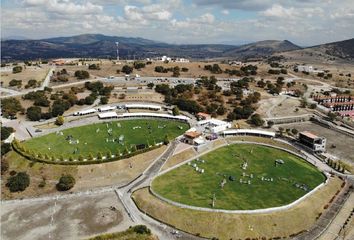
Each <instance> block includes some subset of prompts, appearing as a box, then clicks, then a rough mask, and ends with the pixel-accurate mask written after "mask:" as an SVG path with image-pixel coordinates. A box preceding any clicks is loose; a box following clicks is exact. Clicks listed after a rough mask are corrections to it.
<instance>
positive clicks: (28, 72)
mask: <svg viewBox="0 0 354 240" xmlns="http://www.w3.org/2000/svg"><path fill="white" fill-rule="evenodd" d="M22 67H23V66H22ZM49 69H50V68H49V66H42V67H41V68H39V67H27V68H24V67H23V70H22V72H20V73H12V71H11V72H1V81H2V82H3V86H4V87H8V86H9V82H10V81H11V80H12V79H16V80H22V88H24V87H25V85H26V84H27V82H28V80H31V79H35V80H37V82H42V81H43V80H44V78H45V76H46V75H47V74H48V71H49Z"/></svg>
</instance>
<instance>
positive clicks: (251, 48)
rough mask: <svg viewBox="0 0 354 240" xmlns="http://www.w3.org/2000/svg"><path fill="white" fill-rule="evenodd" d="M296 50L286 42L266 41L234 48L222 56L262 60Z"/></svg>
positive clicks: (296, 48)
mask: <svg viewBox="0 0 354 240" xmlns="http://www.w3.org/2000/svg"><path fill="white" fill-rule="evenodd" d="M298 49H301V48H300V47H299V46H297V45H295V44H293V43H292V42H290V41H288V40H284V41H277V40H266V41H260V42H255V43H250V44H246V45H243V46H240V47H236V48H235V49H233V50H231V51H228V52H225V53H224V54H223V55H224V56H225V57H234V56H237V57H238V58H262V57H267V56H270V55H272V54H274V53H277V52H284V51H293V50H298Z"/></svg>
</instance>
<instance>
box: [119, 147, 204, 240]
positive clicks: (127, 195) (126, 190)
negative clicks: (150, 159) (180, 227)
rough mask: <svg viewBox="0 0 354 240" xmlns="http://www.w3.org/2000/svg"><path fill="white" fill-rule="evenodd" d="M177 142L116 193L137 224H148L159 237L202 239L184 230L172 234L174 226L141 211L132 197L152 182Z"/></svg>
mask: <svg viewBox="0 0 354 240" xmlns="http://www.w3.org/2000/svg"><path fill="white" fill-rule="evenodd" d="M177 144H178V142H177V141H173V142H172V143H171V144H170V146H169V147H168V148H167V150H166V151H165V152H164V153H163V154H162V155H161V156H160V157H158V158H157V159H156V160H155V161H154V163H153V164H152V165H151V166H150V167H149V168H148V169H147V170H146V171H145V172H144V173H143V174H142V176H140V177H139V178H138V179H136V180H135V181H133V182H132V183H130V184H129V185H127V186H125V187H123V188H120V189H116V193H117V195H118V197H119V199H120V200H121V202H122V204H123V206H124V208H125V210H126V211H127V213H128V216H129V217H130V218H131V220H132V221H133V222H135V223H137V224H145V225H147V226H148V227H149V228H151V229H152V231H153V232H154V233H155V234H156V235H157V236H158V237H159V239H178V238H181V239H200V238H198V237H196V236H193V235H190V234H187V233H183V232H180V233H178V234H172V232H173V231H175V230H174V229H173V228H171V227H169V226H167V225H165V224H162V223H160V222H158V221H156V220H154V219H152V218H150V217H149V216H147V215H145V214H143V213H141V212H140V211H139V209H138V208H137V207H136V205H135V203H134V201H133V200H132V198H131V194H132V192H134V190H136V189H138V188H140V187H145V186H148V185H149V184H150V181H151V180H152V178H153V177H154V176H155V175H156V174H157V173H158V172H159V171H160V169H161V167H162V165H163V164H164V162H165V161H166V160H167V159H168V158H169V157H170V156H171V155H172V153H173V152H174V150H175V148H176V146H177Z"/></svg>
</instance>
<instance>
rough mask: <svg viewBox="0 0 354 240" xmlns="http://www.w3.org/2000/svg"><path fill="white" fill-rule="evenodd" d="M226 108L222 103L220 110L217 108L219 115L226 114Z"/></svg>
mask: <svg viewBox="0 0 354 240" xmlns="http://www.w3.org/2000/svg"><path fill="white" fill-rule="evenodd" d="M226 110H227V109H226V108H225V107H224V106H223V105H221V106H219V108H218V110H216V113H217V114H218V115H224V114H225V113H226Z"/></svg>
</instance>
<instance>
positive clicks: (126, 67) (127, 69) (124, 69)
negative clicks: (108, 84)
mask: <svg viewBox="0 0 354 240" xmlns="http://www.w3.org/2000/svg"><path fill="white" fill-rule="evenodd" d="M122 72H124V73H125V74H131V73H132V72H133V68H132V67H131V66H129V65H124V66H123V67H122Z"/></svg>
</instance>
